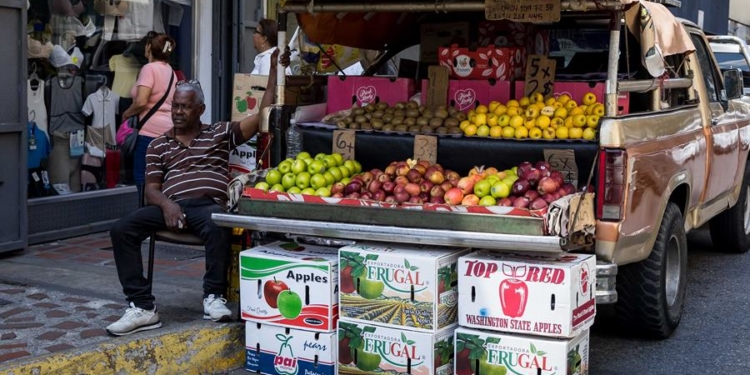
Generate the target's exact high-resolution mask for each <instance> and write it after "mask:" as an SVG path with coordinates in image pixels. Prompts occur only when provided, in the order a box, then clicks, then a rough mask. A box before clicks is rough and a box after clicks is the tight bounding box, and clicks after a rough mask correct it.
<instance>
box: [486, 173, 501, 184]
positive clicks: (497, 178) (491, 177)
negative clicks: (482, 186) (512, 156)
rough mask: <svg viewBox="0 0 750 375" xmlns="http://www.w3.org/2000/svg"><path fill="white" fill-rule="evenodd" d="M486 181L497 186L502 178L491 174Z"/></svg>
mask: <svg viewBox="0 0 750 375" xmlns="http://www.w3.org/2000/svg"><path fill="white" fill-rule="evenodd" d="M484 179H485V180H486V181H489V182H490V183H491V184H493V185H494V184H495V182H498V181H500V177H498V175H496V174H491V175H489V176H487V177H485V178H484Z"/></svg>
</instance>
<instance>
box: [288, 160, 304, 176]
mask: <svg viewBox="0 0 750 375" xmlns="http://www.w3.org/2000/svg"><path fill="white" fill-rule="evenodd" d="M306 171H307V164H305V162H304V161H302V160H300V159H298V160H295V161H294V163H292V169H291V172H292V173H294V174H300V173H302V172H306Z"/></svg>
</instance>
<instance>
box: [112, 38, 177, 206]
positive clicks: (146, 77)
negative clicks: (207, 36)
mask: <svg viewBox="0 0 750 375" xmlns="http://www.w3.org/2000/svg"><path fill="white" fill-rule="evenodd" d="M144 40H145V43H146V47H145V54H146V57H147V58H148V64H146V65H144V66H143V68H141V71H140V73H139V74H138V80H137V81H136V82H135V84H134V85H133V87H132V89H131V90H130V94H131V96H132V97H133V104H132V105H131V106H130V108H128V109H127V110H126V111H125V112H124V113H123V115H122V117H123V119H127V118H130V117H131V116H135V115H138V118H139V120H140V119H142V118H143V117H144V116H145V115H146V113H148V112H149V111H150V110H151V108H153V107H154V106H155V105H156V103H158V102H159V100H161V98H162V97H164V95H165V94H167V90H169V94H167V98H166V100H164V103H163V104H162V105H161V107H160V108H158V109H157V111H156V112H154V114H153V116H151V118H149V119H147V121H146V123H145V124H144V123H141V122H139V126H140V127H141V128H140V131H139V133H138V143H137V144H136V150H135V156H134V160H133V179H134V180H135V183H136V185H137V186H138V190H139V191H141V190H142V189H143V184H144V181H145V171H146V148H148V144H149V143H151V141H153V140H154V139H155V138H156V137H159V136H161V135H162V134H164V133H165V132H166V131H167V130H169V129H171V128H172V117H171V109H172V98H173V97H174V92H175V83H176V82H177V78H176V77H175V78H174V79H173V80H172V87H171V88H169V87H168V86H169V82H170V78H172V76H173V75H174V74H175V73H174V70H172V67H171V66H170V65H169V62H168V60H169V56H170V55H171V54H172V51H174V49H175V47H176V46H177V45H176V43H175V41H174V39H172V38H171V37H170V36H168V35H166V34H159V33H157V32H154V31H151V32H149V33H148V34H147V35H146V36H145V38H144Z"/></svg>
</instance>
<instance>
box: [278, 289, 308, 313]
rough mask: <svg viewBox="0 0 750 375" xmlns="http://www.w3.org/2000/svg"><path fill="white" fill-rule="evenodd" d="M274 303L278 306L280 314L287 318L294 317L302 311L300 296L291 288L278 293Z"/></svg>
mask: <svg viewBox="0 0 750 375" xmlns="http://www.w3.org/2000/svg"><path fill="white" fill-rule="evenodd" d="M276 304H277V305H278V306H279V313H281V316H283V317H284V318H287V319H295V318H296V317H298V316H299V314H300V313H301V312H302V298H300V297H299V294H297V293H294V292H292V291H291V290H285V291H283V292H281V293H279V296H278V297H277V299H276Z"/></svg>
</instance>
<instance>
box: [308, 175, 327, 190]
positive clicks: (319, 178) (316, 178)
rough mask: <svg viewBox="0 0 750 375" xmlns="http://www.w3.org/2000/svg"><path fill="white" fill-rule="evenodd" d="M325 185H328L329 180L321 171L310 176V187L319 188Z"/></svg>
mask: <svg viewBox="0 0 750 375" xmlns="http://www.w3.org/2000/svg"><path fill="white" fill-rule="evenodd" d="M325 186H328V182H327V181H326V178H325V177H323V175H322V174H321V173H316V174H314V175H312V177H310V187H312V188H313V189H316V190H317V189H320V188H322V187H325Z"/></svg>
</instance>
